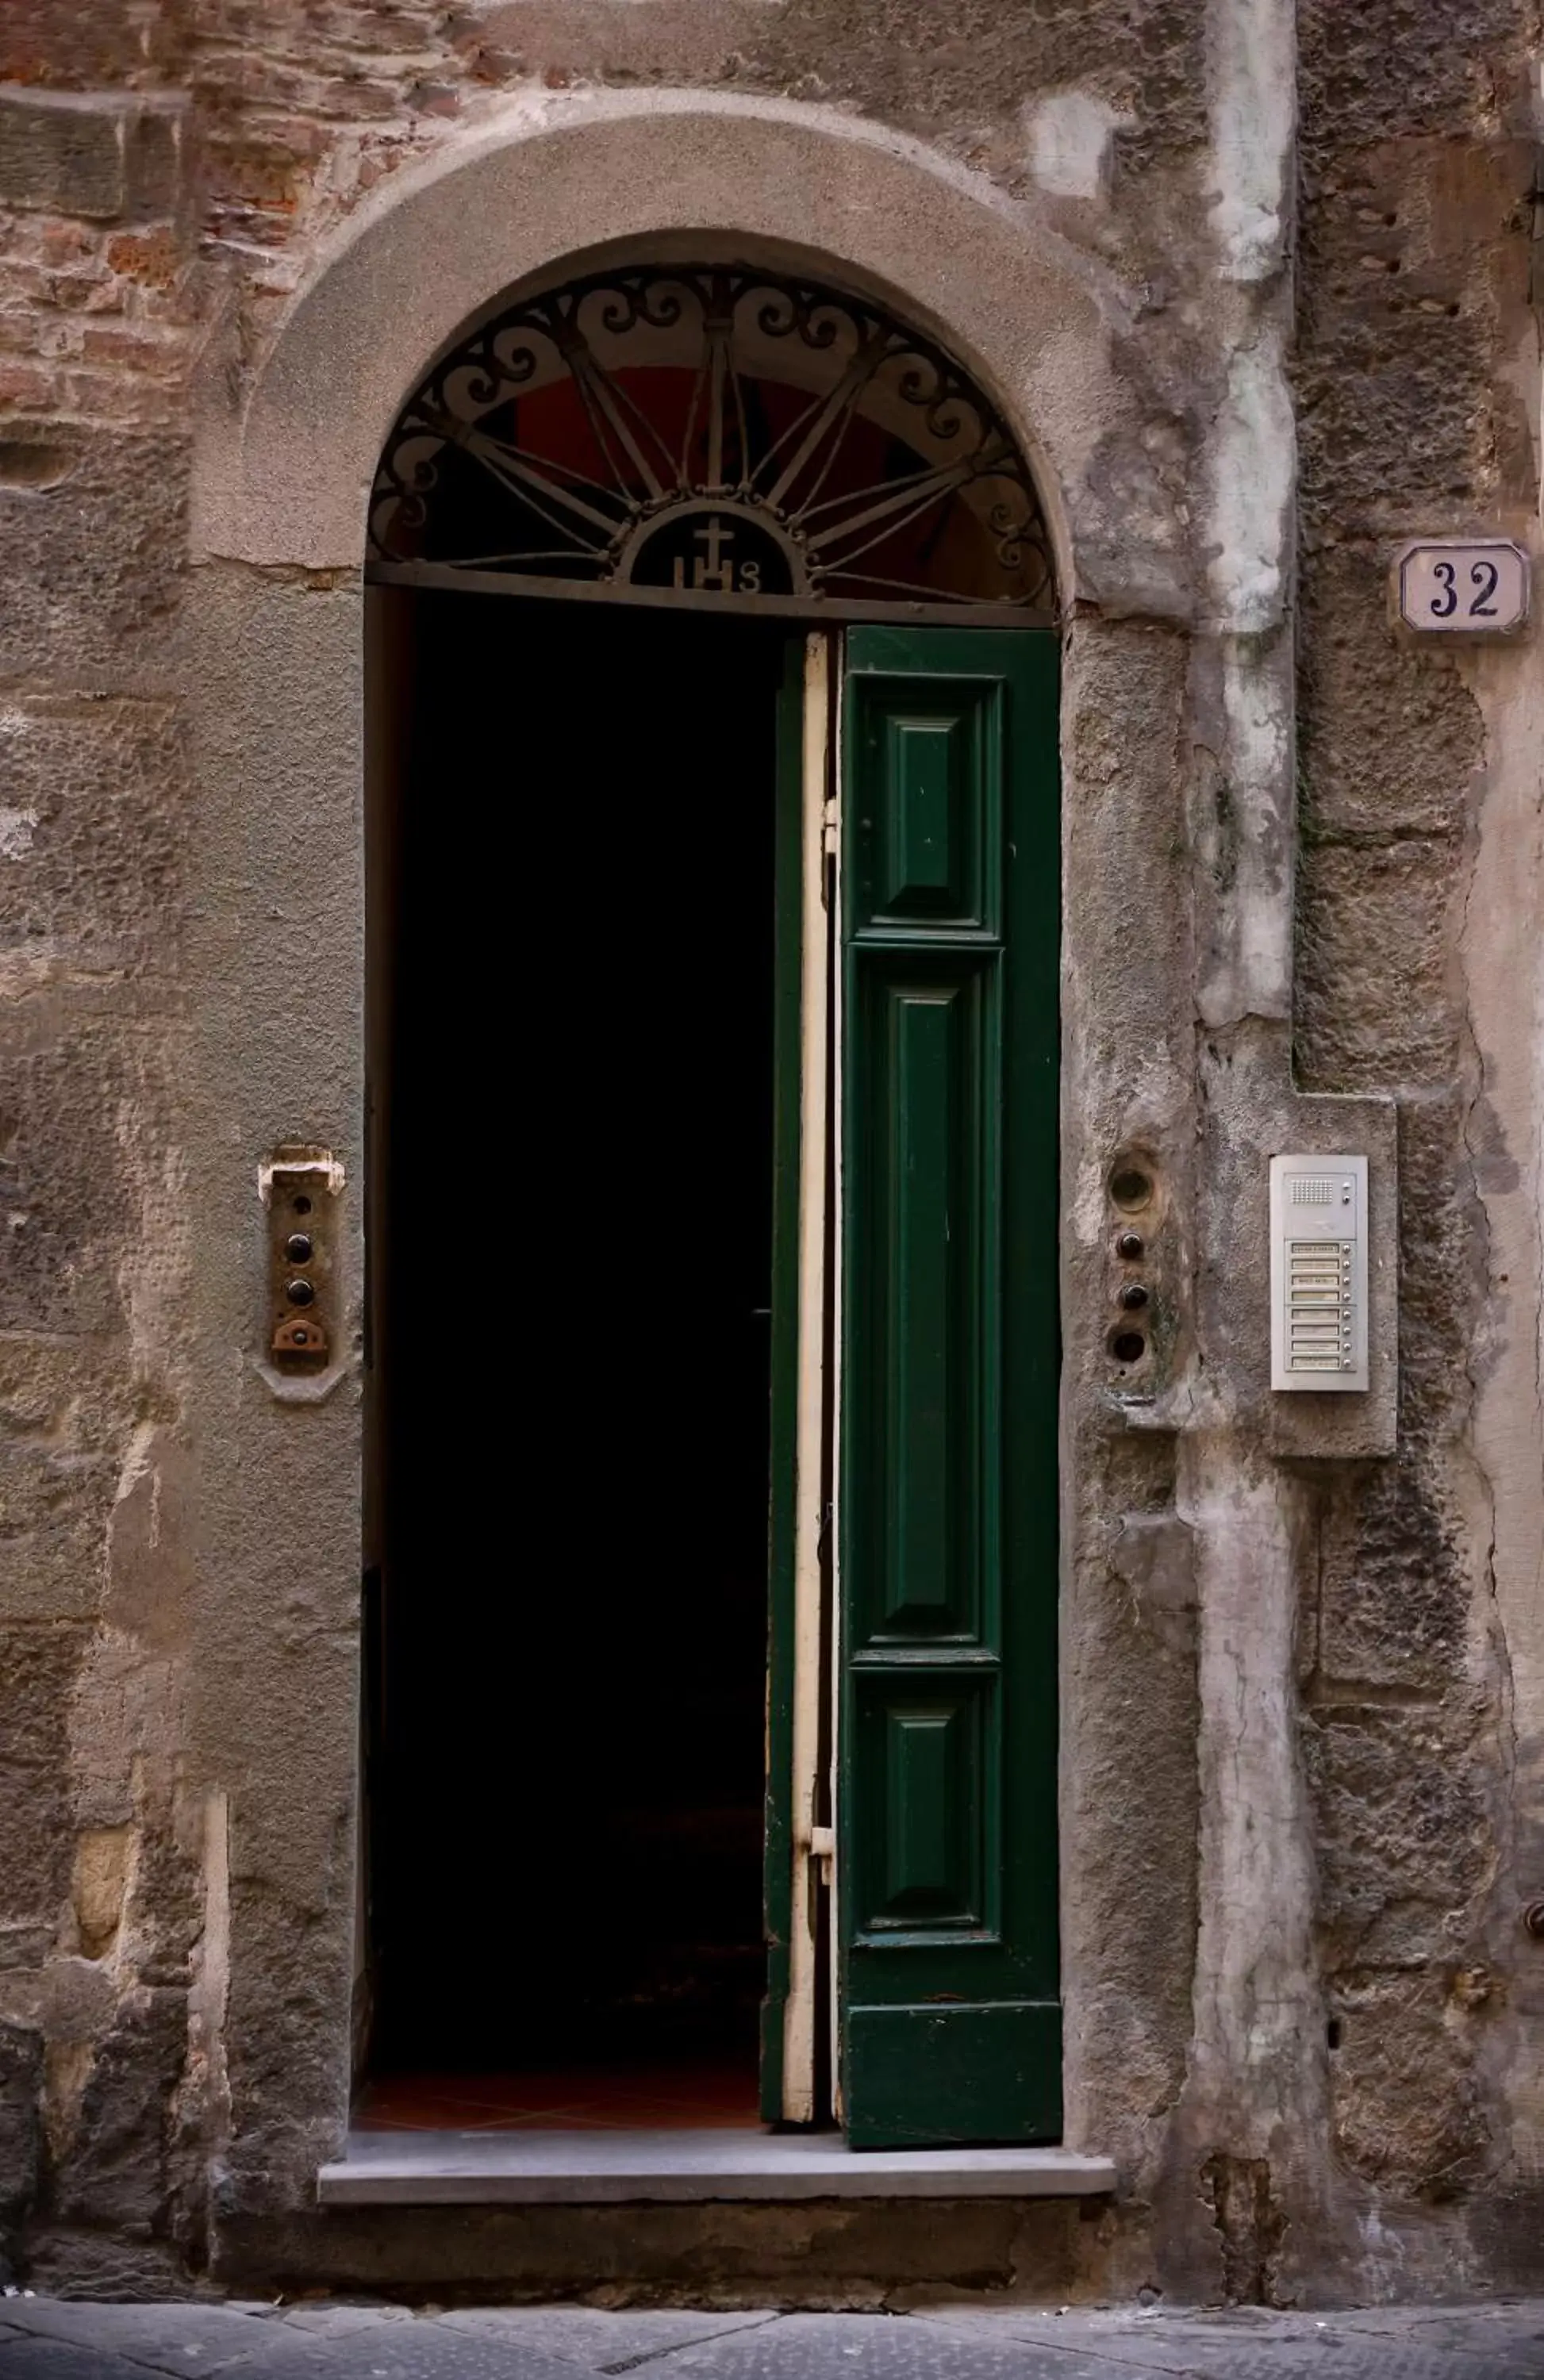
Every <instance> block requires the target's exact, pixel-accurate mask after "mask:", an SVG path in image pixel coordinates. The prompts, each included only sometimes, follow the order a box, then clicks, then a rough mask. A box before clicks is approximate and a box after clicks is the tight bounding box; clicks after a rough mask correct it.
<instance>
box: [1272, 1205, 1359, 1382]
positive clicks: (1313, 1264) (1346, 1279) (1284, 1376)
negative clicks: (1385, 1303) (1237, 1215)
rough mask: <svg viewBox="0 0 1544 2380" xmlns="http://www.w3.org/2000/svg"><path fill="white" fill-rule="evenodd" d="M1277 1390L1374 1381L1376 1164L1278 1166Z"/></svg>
mask: <svg viewBox="0 0 1544 2380" xmlns="http://www.w3.org/2000/svg"><path fill="white" fill-rule="evenodd" d="M1270 1385H1271V1387H1272V1388H1273V1389H1318V1390H1321V1391H1322V1390H1325V1389H1365V1388H1366V1387H1367V1385H1368V1161H1367V1159H1366V1158H1365V1157H1273V1158H1272V1159H1271V1160H1270Z"/></svg>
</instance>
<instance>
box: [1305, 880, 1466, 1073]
mask: <svg viewBox="0 0 1544 2380" xmlns="http://www.w3.org/2000/svg"><path fill="white" fill-rule="evenodd" d="M1454 900H1455V890H1454V885H1453V854H1452V851H1451V850H1450V848H1449V846H1448V845H1447V844H1446V843H1445V842H1435V841H1434V842H1424V841H1422V842H1402V843H1395V844H1383V845H1380V846H1377V847H1375V848H1372V849H1366V848H1361V847H1356V846H1347V845H1343V844H1325V845H1320V846H1319V847H1317V848H1315V847H1313V846H1310V847H1309V848H1308V849H1307V850H1306V851H1305V852H1303V854H1302V855H1301V858H1300V861H1299V866H1298V876H1297V988H1296V990H1297V996H1296V1026H1297V1033H1296V1044H1297V1054H1298V1062H1299V1066H1300V1069H1301V1080H1302V1084H1303V1087H1304V1088H1305V1089H1306V1090H1307V1089H1312V1090H1325V1091H1331V1090H1332V1091H1360V1090H1382V1091H1388V1090H1394V1089H1397V1088H1399V1087H1402V1086H1406V1085H1409V1086H1414V1087H1420V1086H1425V1085H1427V1084H1439V1083H1445V1082H1447V1081H1450V1080H1451V1079H1452V1077H1453V1075H1454V1074H1455V1072H1456V1070H1457V1066H1458V1057H1459V1035H1460V1018H1459V1014H1458V1011H1457V1008H1456V1005H1455V1002H1454V1001H1453V995H1452V990H1451V988H1450V983H1449V970H1450V965H1451V961H1452V939H1453V927H1452V922H1451V912H1452V911H1453V904H1454Z"/></svg>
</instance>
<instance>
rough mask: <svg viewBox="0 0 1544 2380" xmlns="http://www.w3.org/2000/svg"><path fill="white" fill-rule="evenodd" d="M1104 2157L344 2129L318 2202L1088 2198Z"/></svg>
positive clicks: (1101, 2185)
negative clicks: (343, 2143) (337, 2155)
mask: <svg viewBox="0 0 1544 2380" xmlns="http://www.w3.org/2000/svg"><path fill="white" fill-rule="evenodd" d="M1114 2187H1115V2168H1114V2166H1113V2164H1112V2161H1111V2159H1110V2158H1109V2157H1101V2156H1086V2155H1082V2154H1081V2153H1080V2152H1079V2151H1077V2150H1075V2149H906V2150H894V2149H890V2150H886V2149H867V2150H858V2151H856V2152H855V2151H854V2150H852V2149H849V2148H848V2147H847V2146H846V2145H845V2143H844V2142H843V2140H842V2139H841V2137H840V2135H839V2134H837V2133H835V2132H815V2133H808V2132H803V2133H801V2132H764V2131H750V2130H747V2131H729V2130H727V2129H726V2130H723V2131H695V2132H694V2131H591V2132H539V2131H500V2132H494V2131H477V2132H450V2131H444V2132H442V2131H421V2132H419V2131H413V2132H407V2131H401V2132H385V2131H368V2132H367V2131H355V2132H350V2134H349V2135H348V2143H347V2147H346V2150H345V2152H344V2155H342V2156H341V2157H340V2158H339V2159H338V2160H337V2161H336V2162H335V2163H334V2164H332V2165H324V2166H323V2167H322V2169H321V2172H320V2173H319V2174H318V2176H317V2196H318V2198H319V2200H320V2202H321V2204H322V2205H323V2206H490V2205H524V2206H556V2205H569V2206H575V2205H582V2204H587V2203H597V2202H601V2203H611V2204H616V2203H618V2202H625V2201H628V2200H642V2199H651V2200H658V2201H662V2202H675V2203H686V2202H690V2201H693V2200H702V2199H717V2198H725V2199H746V2198H764V2199H805V2198H940V2199H942V2198H1091V2197H1098V2196H1100V2195H1102V2194H1104V2193H1105V2192H1110V2191H1112V2190H1113V2189H1114Z"/></svg>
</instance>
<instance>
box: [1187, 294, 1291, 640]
mask: <svg viewBox="0 0 1544 2380" xmlns="http://www.w3.org/2000/svg"><path fill="white" fill-rule="evenodd" d="M1227 372H1228V378H1227V393H1226V395H1225V396H1224V398H1223V400H1222V406H1221V407H1220V408H1219V411H1218V414H1217V419H1216V422H1215V424H1214V427H1213V431H1212V438H1211V451H1210V492H1211V504H1210V539H1209V544H1210V553H1209V556H1208V562H1207V580H1208V585H1209V588H1210V594H1211V601H1212V605H1213V608H1214V611H1215V613H1216V624H1217V625H1218V626H1219V627H1221V628H1222V629H1224V630H1226V631H1230V632H1231V633H1233V634H1234V635H1235V636H1259V635H1261V634H1263V633H1264V632H1265V631H1266V630H1267V629H1270V628H1273V627H1275V625H1277V623H1278V622H1279V620H1280V619H1281V617H1282V613H1283V600H1284V594H1285V587H1286V573H1287V568H1288V565H1289V562H1290V557H1291V538H1292V504H1293V493H1294V490H1295V484H1296V431H1295V422H1294V419H1293V411H1292V396H1291V392H1290V390H1289V389H1288V386H1287V377H1286V369H1285V363H1284V359H1283V353H1282V335H1281V332H1280V329H1279V327H1278V326H1277V324H1276V323H1275V322H1272V321H1270V320H1267V321H1265V322H1261V323H1260V324H1259V325H1258V329H1256V330H1255V332H1254V334H1253V335H1252V336H1251V337H1250V338H1249V339H1248V341H1247V344H1240V345H1237V346H1234V351H1233V353H1232V355H1231V356H1230V357H1229V358H1228V367H1227Z"/></svg>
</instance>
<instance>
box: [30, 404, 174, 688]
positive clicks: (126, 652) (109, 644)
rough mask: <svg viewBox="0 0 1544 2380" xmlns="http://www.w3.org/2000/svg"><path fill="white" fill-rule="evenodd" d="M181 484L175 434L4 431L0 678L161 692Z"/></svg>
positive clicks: (46, 425) (65, 427)
mask: <svg viewBox="0 0 1544 2380" xmlns="http://www.w3.org/2000/svg"><path fill="white" fill-rule="evenodd" d="M186 487H187V447H186V443H185V442H184V441H183V440H182V438H180V437H179V436H174V435H172V434H170V433H159V432H142V431H135V430H132V429H127V428H126V429H125V430H123V431H112V432H108V431H92V430H86V429H83V428H81V427H80V426H79V425H78V424H76V423H63V422H61V423H51V422H48V421H39V422H37V423H35V424H33V423H27V424H22V423H19V422H12V423H11V424H9V425H8V426H7V428H6V432H5V437H4V441H3V443H0V557H4V560H5V566H6V601H5V603H4V605H0V674H4V675H6V676H17V677H33V678H42V679H43V680H44V682H48V681H52V682H53V683H55V684H56V685H58V684H62V685H67V686H68V685H77V686H79V685H92V684H96V683H100V682H101V680H102V679H103V676H104V675H110V676H111V677H112V678H113V681H114V682H115V683H124V684H130V685H132V686H134V688H135V690H136V691H137V692H139V693H140V694H145V693H148V692H151V691H152V690H153V689H154V688H155V687H157V686H165V685H166V684H167V682H168V679H169V676H170V663H171V652H170V638H169V636H168V628H169V625H170V624H171V621H172V617H173V614H174V613H175V611H176V603H177V601H178V597H179V594H180V591H181V586H180V573H181V569H182V565H183V557H184V552H185V547H186V540H187V519H186Z"/></svg>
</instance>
